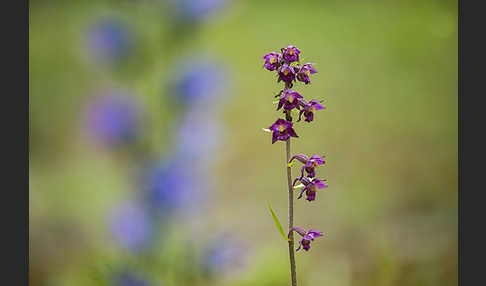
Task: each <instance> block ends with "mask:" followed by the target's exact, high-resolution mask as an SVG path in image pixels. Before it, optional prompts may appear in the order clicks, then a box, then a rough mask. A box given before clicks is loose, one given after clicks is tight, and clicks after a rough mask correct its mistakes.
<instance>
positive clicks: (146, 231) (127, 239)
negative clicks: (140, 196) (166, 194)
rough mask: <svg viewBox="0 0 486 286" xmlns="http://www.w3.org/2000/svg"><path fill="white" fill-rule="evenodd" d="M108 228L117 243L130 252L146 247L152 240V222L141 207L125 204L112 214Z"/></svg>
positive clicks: (129, 203)
mask: <svg viewBox="0 0 486 286" xmlns="http://www.w3.org/2000/svg"><path fill="white" fill-rule="evenodd" d="M109 227H110V230H111V232H112V234H113V235H114V236H115V238H116V239H117V240H118V242H119V243H120V244H121V245H122V246H123V247H125V248H127V249H130V250H135V251H137V250H140V249H142V248H144V247H146V246H147V245H148V244H149V243H150V241H151V238H152V234H153V232H152V222H151V220H150V216H149V214H148V212H147V210H146V209H145V208H144V207H143V205H141V204H139V203H135V202H125V203H123V204H121V205H120V206H118V207H117V208H116V209H115V210H114V211H113V213H112V216H111V219H110V222H109Z"/></svg>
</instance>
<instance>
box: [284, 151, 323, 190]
mask: <svg viewBox="0 0 486 286" xmlns="http://www.w3.org/2000/svg"><path fill="white" fill-rule="evenodd" d="M294 159H296V160H298V161H300V162H301V163H303V164H304V165H303V166H302V169H301V175H300V178H297V179H295V181H297V180H299V179H302V178H303V177H304V170H305V171H306V172H307V174H308V177H309V178H313V177H315V176H316V171H315V168H316V167H317V166H319V165H323V164H324V163H325V161H324V159H322V158H321V157H320V156H319V155H313V156H311V157H310V158H309V157H308V156H307V155H304V154H296V155H294V156H292V158H290V161H289V163H292V161H293V160H294ZM295 181H294V185H295Z"/></svg>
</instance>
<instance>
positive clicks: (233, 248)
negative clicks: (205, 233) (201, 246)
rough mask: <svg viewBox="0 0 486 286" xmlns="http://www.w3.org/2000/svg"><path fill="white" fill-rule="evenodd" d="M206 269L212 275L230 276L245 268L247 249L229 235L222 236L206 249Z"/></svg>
mask: <svg viewBox="0 0 486 286" xmlns="http://www.w3.org/2000/svg"><path fill="white" fill-rule="evenodd" d="M204 258H205V259H204V262H205V267H206V269H207V270H208V271H210V272H211V273H212V274H217V275H221V274H230V273H231V272H232V271H234V270H237V269H238V268H241V267H242V266H244V262H245V258H246V255H245V249H244V248H243V246H242V245H241V244H240V243H239V242H237V241H236V240H234V239H233V238H231V237H230V236H228V235H220V236H219V237H217V238H216V239H215V240H214V241H213V242H212V243H211V244H210V245H209V247H208V248H207V249H206V251H205V255H204Z"/></svg>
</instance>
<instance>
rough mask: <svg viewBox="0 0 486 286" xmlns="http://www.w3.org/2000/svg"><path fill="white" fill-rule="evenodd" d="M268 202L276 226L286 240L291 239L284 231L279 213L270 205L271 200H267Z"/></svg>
mask: <svg viewBox="0 0 486 286" xmlns="http://www.w3.org/2000/svg"><path fill="white" fill-rule="evenodd" d="M267 203H268V208H269V209H270V212H271V213H272V217H273V221H274V222H275V226H276V227H277V229H278V231H279V232H280V234H281V235H282V237H283V238H284V239H285V240H287V241H289V239H288V238H287V236H286V235H285V232H284V231H283V228H282V225H281V224H280V221H279V220H278V218H277V215H276V214H275V212H274V211H273V209H272V206H270V202H267Z"/></svg>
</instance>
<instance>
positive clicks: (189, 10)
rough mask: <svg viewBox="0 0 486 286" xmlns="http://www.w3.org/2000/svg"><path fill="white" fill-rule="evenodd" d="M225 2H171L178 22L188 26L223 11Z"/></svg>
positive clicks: (206, 0) (186, 0)
mask: <svg viewBox="0 0 486 286" xmlns="http://www.w3.org/2000/svg"><path fill="white" fill-rule="evenodd" d="M225 2H226V1H225V0H170V1H169V4H170V5H171V8H172V9H173V11H174V13H173V14H174V15H173V16H175V17H176V20H178V21H183V22H186V24H197V23H198V22H200V21H202V20H205V19H207V18H209V17H210V16H212V15H213V14H214V13H215V12H217V11H218V10H220V9H222V8H223V7H224V5H225Z"/></svg>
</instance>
